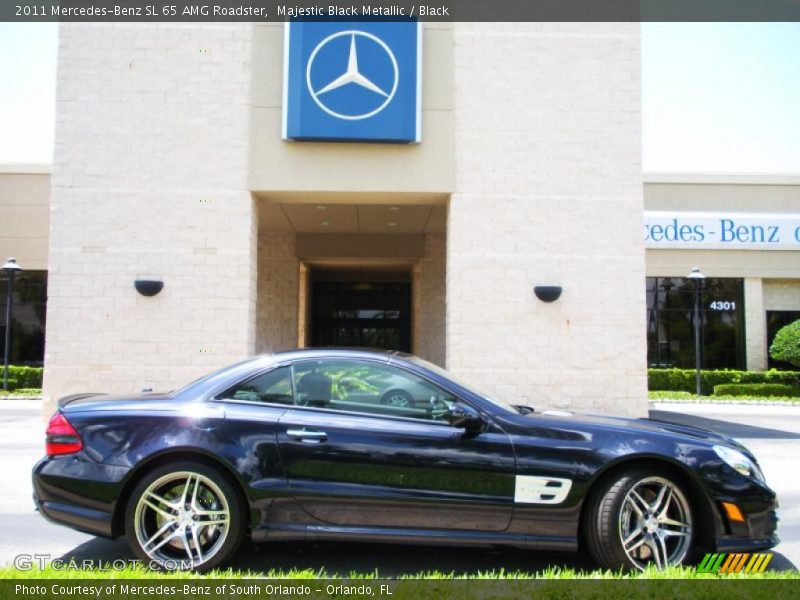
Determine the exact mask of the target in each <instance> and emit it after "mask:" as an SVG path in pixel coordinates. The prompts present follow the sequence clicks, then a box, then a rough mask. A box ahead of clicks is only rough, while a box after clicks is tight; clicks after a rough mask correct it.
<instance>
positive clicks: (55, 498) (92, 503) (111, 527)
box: [33, 455, 130, 538]
mask: <svg viewBox="0 0 800 600" xmlns="http://www.w3.org/2000/svg"><path fill="white" fill-rule="evenodd" d="M129 471H130V469H128V468H126V467H117V466H110V465H102V464H99V463H95V462H92V461H88V460H83V459H81V458H80V455H76V456H64V457H57V458H44V459H42V460H41V461H39V462H38V463H37V464H36V466H35V467H34V468H33V502H34V504H35V505H36V509H37V510H38V511H39V512H40V513H41V514H42V516H44V517H45V518H47V519H48V520H49V521H52V522H53V523H57V524H59V525H66V526H68V527H71V528H72V529H76V530H77V531H82V532H84V533H88V534H91V535H98V536H102V537H109V538H113V537H118V536H119V535H120V534H121V533H122V532H121V531H119V530H118V529H119V528H118V527H115V519H114V516H115V511H116V507H117V501H118V498H119V492H120V490H121V489H122V482H123V480H124V478H125V476H126V475H127V473H128V472H129Z"/></svg>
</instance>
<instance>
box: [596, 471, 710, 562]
mask: <svg viewBox="0 0 800 600" xmlns="http://www.w3.org/2000/svg"><path fill="white" fill-rule="evenodd" d="M589 502H590V504H589V507H588V512H587V513H586V515H585V522H584V530H585V532H586V542H587V546H588V549H589V552H590V553H591V554H592V556H593V558H594V559H595V560H596V561H597V563H598V564H599V565H600V566H602V567H605V568H607V569H613V570H618V569H620V568H622V569H639V570H643V569H645V568H647V567H648V566H653V567H655V568H657V569H659V570H663V569H665V568H667V567H672V566H678V565H681V564H684V563H685V562H686V561H687V560H688V557H689V555H690V550H691V548H692V543H693V539H694V529H695V528H694V526H693V521H692V509H691V504H690V502H689V500H688V495H687V493H686V491H685V490H684V488H683V487H682V485H681V484H680V483H679V480H678V478H676V477H675V476H673V475H671V474H666V473H654V472H653V471H652V470H646V469H634V470H632V471H630V472H628V473H624V474H620V475H618V476H616V477H612V478H610V479H608V480H606V481H605V482H604V484H603V485H601V487H600V488H599V489H598V490H597V491H596V493H595V494H594V495H593V496H592V498H591V499H590V500H589Z"/></svg>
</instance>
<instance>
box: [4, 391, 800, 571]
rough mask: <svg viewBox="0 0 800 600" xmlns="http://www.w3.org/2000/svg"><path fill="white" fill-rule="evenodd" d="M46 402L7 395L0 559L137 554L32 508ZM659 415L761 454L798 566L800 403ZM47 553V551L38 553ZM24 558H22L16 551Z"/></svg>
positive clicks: (321, 564)
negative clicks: (709, 431) (718, 434)
mask: <svg viewBox="0 0 800 600" xmlns="http://www.w3.org/2000/svg"><path fill="white" fill-rule="evenodd" d="M40 407H41V405H40V402H39V401H36V400H0V456H2V465H3V466H2V475H3V477H4V480H5V483H4V485H3V486H2V493H0V527H2V529H1V530H2V531H3V533H4V535H3V536H2V537H0V565H9V564H14V561H15V557H19V556H22V557H23V559H22V560H23V561H24V560H26V559H27V560H33V561H34V562H36V561H38V560H46V559H55V558H60V559H64V560H74V561H76V562H81V561H84V560H87V561H93V562H94V564H98V563H100V562H105V563H106V564H107V563H108V562H110V561H114V560H117V559H130V558H132V557H133V555H132V554H131V552H130V550H129V549H128V546H127V543H126V542H125V540H124V539H120V540H116V541H110V540H105V539H102V538H95V537H92V536H89V535H85V534H82V533H77V532H75V531H72V530H71V529H68V528H66V527H61V526H58V525H54V524H52V523H49V522H48V521H46V520H45V519H44V518H42V517H41V516H40V515H39V514H38V513H36V511H35V510H34V507H33V502H32V500H31V493H32V490H31V482H30V472H31V468H32V467H33V465H34V463H35V462H36V461H37V460H38V459H39V458H40V457H41V455H42V454H43V431H44V427H45V426H44V423H43V422H42V419H41V416H40V415H41V411H40ZM651 416H653V417H655V418H658V419H662V420H671V421H673V422H678V423H685V424H692V425H698V426H701V427H706V428H708V429H713V430H715V431H719V432H722V433H725V434H727V435H731V436H732V437H735V438H737V439H739V440H740V441H741V442H743V443H744V444H745V445H747V446H748V447H749V448H750V449H751V450H753V452H755V454H756V456H757V457H758V458H759V461H760V462H761V465H762V468H763V470H764V473H765V476H766V478H767V482H768V484H769V485H770V486H771V487H772V488H773V489H775V491H776V492H777V493H778V498H779V499H780V503H781V509H780V518H781V522H780V526H779V531H778V532H779V535H780V537H781V540H782V541H781V543H780V545H779V546H777V547H776V548H775V550H774V551H775V553H776V555H775V557H774V558H773V560H772V562H771V564H770V569H787V568H796V565H797V566H800V477H798V476H797V457H798V456H800V406H798V407H794V406H763V405H747V406H738V405H731V404H725V405H711V404H667V403H659V404H656V405H653V407H652V410H651ZM33 555H39V557H42V558H36V557H34V556H33ZM16 560H20V559H19V558H17V559H16ZM231 566H232V567H233V568H237V569H246V570H251V571H254V572H264V573H267V572H269V571H270V570H271V569H281V570H289V569H313V570H315V571H318V570H321V569H324V570H325V571H327V573H329V574H331V575H336V574H339V575H347V574H349V573H350V572H352V571H359V572H372V571H376V570H377V571H379V572H380V573H381V574H383V575H384V576H388V577H395V576H399V575H404V574H415V573H420V572H425V571H433V570H438V571H444V572H454V573H456V574H470V573H472V574H474V573H477V572H479V571H488V570H497V569H501V568H502V569H505V570H506V571H507V572H508V571H516V570H520V571H527V572H531V571H539V570H543V569H546V568H548V567H566V568H576V569H591V568H593V564H592V562H591V561H590V560H589V559H588V558H587V557H586V556H585V555H574V554H562V553H554V552H532V551H524V550H517V549H473V548H454V547H447V548H437V547H427V546H424V547H419V546H403V545H384V544H367V543H364V544H355V543H347V544H343V543H318V544H309V543H289V542H274V543H271V544H263V545H253V544H246V545H244V546H243V547H242V548H241V550H240V551H239V552H238V554H237V556H236V557H234V560H233V561H232V564H231Z"/></svg>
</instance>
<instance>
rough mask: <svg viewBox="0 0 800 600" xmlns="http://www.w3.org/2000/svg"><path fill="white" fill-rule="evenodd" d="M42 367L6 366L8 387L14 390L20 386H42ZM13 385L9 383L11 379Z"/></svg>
mask: <svg viewBox="0 0 800 600" xmlns="http://www.w3.org/2000/svg"><path fill="white" fill-rule="evenodd" d="M43 371H44V369H42V367H17V366H14V365H9V366H8V389H9V390H14V389H16V388H18V387H21V388H41V387H42V372H43ZM2 378H3V365H0V386H1V385H2ZM12 380H13V381H14V385H13V386H12V385H11V381H12Z"/></svg>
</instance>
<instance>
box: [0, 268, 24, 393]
mask: <svg viewBox="0 0 800 600" xmlns="http://www.w3.org/2000/svg"><path fill="white" fill-rule="evenodd" d="M2 269H3V271H5V272H6V275H7V276H8V297H7V299H6V343H5V348H6V349H5V353H4V354H3V390H4V391H6V392H7V391H8V361H9V359H10V354H11V305H12V304H13V302H14V275H16V274H17V271H21V270H22V267H20V266H19V265H18V264H17V259H15V258H9V259H8V260H7V261H6V264H4V265H3V267H2Z"/></svg>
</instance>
